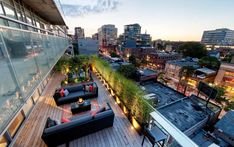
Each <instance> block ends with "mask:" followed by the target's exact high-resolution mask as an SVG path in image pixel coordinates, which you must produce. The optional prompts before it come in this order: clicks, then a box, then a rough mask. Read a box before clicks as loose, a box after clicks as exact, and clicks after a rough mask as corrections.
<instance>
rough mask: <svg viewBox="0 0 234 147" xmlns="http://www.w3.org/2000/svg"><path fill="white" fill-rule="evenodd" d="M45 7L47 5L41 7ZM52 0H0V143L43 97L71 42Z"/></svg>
mask: <svg viewBox="0 0 234 147" xmlns="http://www.w3.org/2000/svg"><path fill="white" fill-rule="evenodd" d="M41 8H43V9H41ZM64 29H66V24H65V22H64V20H63V18H62V16H61V14H60V13H59V10H58V8H57V7H56V5H55V3H54V2H53V1H52V0H48V1H46V2H45V1H42V0H38V1H36V2H35V1H26V0H6V1H1V3H0V69H1V72H0V76H1V79H0V83H1V85H0V111H1V113H0V146H8V145H9V144H10V143H11V142H12V141H13V140H14V137H15V136H16V135H17V130H18V129H19V128H20V126H21V124H22V123H23V121H24V120H25V119H26V118H27V117H28V115H29V114H30V112H31V110H32V108H33V107H34V105H35V104H36V102H37V101H38V100H39V96H40V95H41V93H42V91H43V89H44V88H45V86H46V85H47V83H48V81H49V79H50V75H51V74H52V73H51V70H52V68H53V67H54V65H55V64H56V62H57V61H58V60H59V59H60V57H61V56H62V55H63V54H64V52H65V50H66V48H67V46H68V38H67V37H66V30H64Z"/></svg>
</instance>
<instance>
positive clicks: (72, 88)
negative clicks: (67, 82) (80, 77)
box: [63, 82, 97, 92]
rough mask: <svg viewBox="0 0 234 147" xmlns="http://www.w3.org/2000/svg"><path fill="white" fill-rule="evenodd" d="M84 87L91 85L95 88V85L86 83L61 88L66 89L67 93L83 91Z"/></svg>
mask: <svg viewBox="0 0 234 147" xmlns="http://www.w3.org/2000/svg"><path fill="white" fill-rule="evenodd" d="M84 85H93V86H94V87H97V84H96V83H95V82H88V83H83V84H77V85H74V86H66V87H63V89H67V90H68V91H69V92H76V91H82V90H84ZM96 89H97V88H96Z"/></svg>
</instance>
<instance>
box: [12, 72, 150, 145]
mask: <svg viewBox="0 0 234 147" xmlns="http://www.w3.org/2000/svg"><path fill="white" fill-rule="evenodd" d="M63 78H64V77H63V75H60V74H54V76H53V77H52V79H51V80H50V82H49V84H48V86H47V87H46V88H45V91H44V92H43V95H42V96H41V97H40V98H39V101H38V103H37V105H36V106H35V107H34V109H33V111H32V112H31V114H30V116H29V118H28V120H26V123H25V125H24V126H23V127H22V129H21V130H20V131H19V134H18V135H17V136H16V140H15V142H14V144H13V146H16V147H20V146H45V144H44V142H43V141H42V139H41V134H42V131H43V129H44V126H45V122H46V119H47V117H49V116H50V117H51V118H53V119H59V120H60V119H61V116H62V115H63V113H64V110H65V108H66V107H69V106H70V105H69V104H68V105H63V106H61V107H58V106H56V104H55V101H54V99H53V98H52V95H53V93H54V90H55V89H56V88H57V87H58V86H59V85H60V82H61V80H62V79H63ZM94 81H95V82H96V83H97V86H98V87H99V96H98V98H97V99H94V100H93V99H92V102H93V101H97V103H98V104H99V105H101V104H103V103H106V102H108V103H109V104H110V105H111V107H112V109H113V111H114V113H115V118H114V124H113V127H111V128H107V129H104V130H101V131H99V132H96V133H93V134H90V135H88V136H84V137H82V138H79V139H76V140H74V141H71V142H70V143H69V145H70V146H71V147H73V146H74V147H75V146H100V147H103V146H106V147H109V146H113V147H119V146H122V147H125V146H129V147H140V146H141V141H142V138H143V136H140V135H139V134H138V133H137V131H136V130H135V129H134V128H133V126H132V125H131V123H130V122H129V120H128V119H127V117H126V116H125V115H124V113H123V111H122V110H121V109H120V107H119V106H118V105H117V103H116V102H115V101H114V99H113V98H112V96H111V95H110V93H109V92H108V91H107V90H106V88H105V86H104V85H103V84H102V83H101V82H100V81H99V80H98V79H97V78H96V77H95V76H94ZM92 108H93V106H92ZM67 115H69V113H68V114H67ZM144 146H151V145H150V144H149V142H148V141H145V143H144Z"/></svg>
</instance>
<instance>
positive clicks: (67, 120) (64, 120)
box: [61, 117, 70, 123]
mask: <svg viewBox="0 0 234 147" xmlns="http://www.w3.org/2000/svg"><path fill="white" fill-rule="evenodd" d="M67 122H70V120H69V119H67V118H65V117H62V118H61V123H67Z"/></svg>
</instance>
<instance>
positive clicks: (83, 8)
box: [61, 0, 120, 16]
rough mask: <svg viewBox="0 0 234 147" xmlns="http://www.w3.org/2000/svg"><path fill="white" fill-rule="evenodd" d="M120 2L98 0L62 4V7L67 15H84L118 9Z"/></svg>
mask: <svg viewBox="0 0 234 147" xmlns="http://www.w3.org/2000/svg"><path fill="white" fill-rule="evenodd" d="M119 4H120V2H119V0H96V1H95V2H94V3H93V4H85V5H77V4H61V8H62V11H63V13H64V15H65V16H84V15H87V14H98V13H103V12H106V11H113V10H116V9H117V7H118V6H119Z"/></svg>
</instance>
